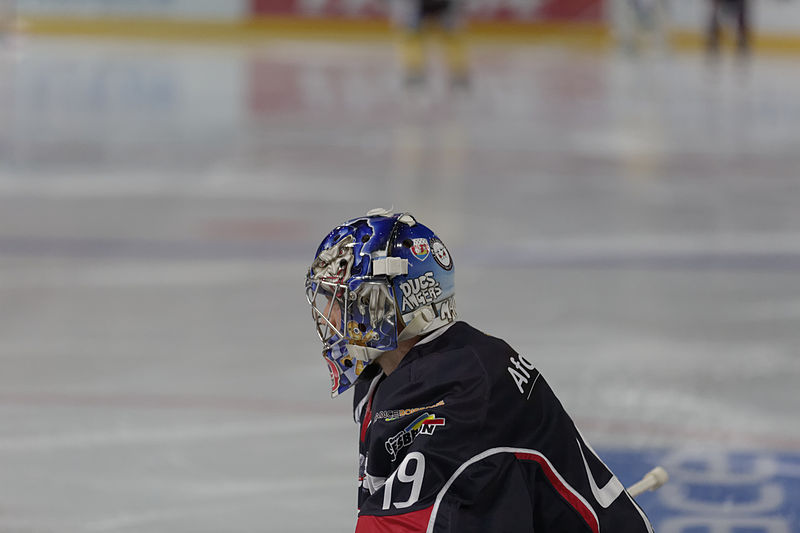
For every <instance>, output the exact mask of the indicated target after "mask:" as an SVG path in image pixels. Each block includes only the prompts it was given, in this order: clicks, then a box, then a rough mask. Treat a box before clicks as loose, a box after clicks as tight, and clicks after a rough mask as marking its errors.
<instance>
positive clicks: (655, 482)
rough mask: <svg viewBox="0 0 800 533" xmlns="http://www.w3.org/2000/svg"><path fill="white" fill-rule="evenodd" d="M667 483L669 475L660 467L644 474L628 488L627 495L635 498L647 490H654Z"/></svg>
mask: <svg viewBox="0 0 800 533" xmlns="http://www.w3.org/2000/svg"><path fill="white" fill-rule="evenodd" d="M667 481H669V474H667V471H666V470H664V469H663V468H662V467H660V466H657V467H655V468H654V469H652V470H651V471H649V472H648V473H647V474H645V475H644V477H643V478H642V479H640V480H639V481H637V482H636V483H634V484H633V485H631V486H630V487H628V489H627V490H628V494H630V495H631V496H633V497H634V498H635V497H637V496H638V495H640V494H642V493H643V492H646V491H648V490H656V489H657V488H659V487H660V486H661V485H663V484H664V483H666V482H667Z"/></svg>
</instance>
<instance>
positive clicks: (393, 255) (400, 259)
mask: <svg viewBox="0 0 800 533" xmlns="http://www.w3.org/2000/svg"><path fill="white" fill-rule="evenodd" d="M454 273H455V269H454V266H453V259H452V257H451V256H450V252H449V251H448V250H447V248H446V247H445V245H444V243H442V241H441V240H440V239H439V238H438V237H437V236H436V235H435V234H434V233H433V231H431V229H430V228H428V227H426V226H424V225H422V224H420V223H419V222H417V221H416V219H415V218H414V217H413V216H411V215H410V214H408V213H394V214H390V213H389V212H387V211H384V210H380V209H375V210H372V211H370V212H369V213H368V214H367V216H364V217H360V218H355V219H353V220H349V221H347V222H345V223H344V224H342V225H341V226H337V227H336V228H334V229H333V230H332V231H331V232H330V233H329V234H328V235H327V237H325V239H324V240H323V241H322V244H320V246H319V248H318V249H317V253H316V254H315V255H314V261H313V263H312V265H311V267H310V268H309V269H308V273H307V274H306V298H307V299H308V303H309V304H310V305H311V315H312V318H313V320H314V323H315V324H316V328H317V334H318V335H319V338H320V340H321V341H322V343H323V350H322V355H323V357H324V358H325V360H326V362H327V363H328V370H329V371H330V375H331V396H332V397H335V396H338V395H339V394H341V393H342V392H344V391H346V390H347V389H349V388H350V387H351V386H352V385H353V384H354V383H355V381H356V379H357V378H358V376H359V375H360V374H361V372H362V371H363V370H364V368H365V367H366V366H367V365H368V364H370V363H371V362H372V361H374V360H375V359H376V358H377V357H378V356H380V355H381V354H382V353H383V352H387V351H390V350H394V349H395V348H397V343H398V341H402V340H405V339H409V338H412V337H414V336H416V335H426V334H428V333H430V332H432V331H434V330H436V329H439V328H441V327H443V326H445V325H447V324H449V323H451V322H453V321H454V320H455V318H456V311H455V284H454Z"/></svg>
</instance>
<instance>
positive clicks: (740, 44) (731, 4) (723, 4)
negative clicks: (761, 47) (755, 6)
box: [707, 0, 750, 55]
mask: <svg viewBox="0 0 800 533" xmlns="http://www.w3.org/2000/svg"><path fill="white" fill-rule="evenodd" d="M726 19H733V20H734V21H735V23H736V50H737V52H739V54H742V55H744V54H747V53H748V52H749V51H750V6H749V0H711V13H710V15H709V22H708V42H707V46H708V51H709V53H711V54H717V53H719V46H720V37H721V33H722V25H723V23H724V22H725V20H726Z"/></svg>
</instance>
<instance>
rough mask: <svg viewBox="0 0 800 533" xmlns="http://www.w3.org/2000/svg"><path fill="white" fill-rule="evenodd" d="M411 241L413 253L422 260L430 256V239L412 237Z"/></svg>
mask: <svg viewBox="0 0 800 533" xmlns="http://www.w3.org/2000/svg"><path fill="white" fill-rule="evenodd" d="M411 242H412V244H411V253H412V254H414V257H416V258H417V259H419V260H420V261H425V259H427V258H428V254H430V253H431V247H430V245H429V244H428V239H412V241H411Z"/></svg>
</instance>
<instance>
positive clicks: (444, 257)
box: [431, 237, 453, 270]
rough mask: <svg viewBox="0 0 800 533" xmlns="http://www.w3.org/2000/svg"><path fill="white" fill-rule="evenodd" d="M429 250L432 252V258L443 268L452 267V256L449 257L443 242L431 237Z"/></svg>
mask: <svg viewBox="0 0 800 533" xmlns="http://www.w3.org/2000/svg"><path fill="white" fill-rule="evenodd" d="M431 251H432V252H433V258H434V259H435V260H436V262H437V263H438V264H439V266H440V267H442V268H443V269H445V270H450V269H451V268H453V258H452V257H450V252H448V251H447V248H446V247H445V245H444V243H443V242H442V241H440V240H439V239H437V238H436V237H433V238H432V239H431Z"/></svg>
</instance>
